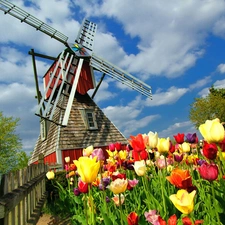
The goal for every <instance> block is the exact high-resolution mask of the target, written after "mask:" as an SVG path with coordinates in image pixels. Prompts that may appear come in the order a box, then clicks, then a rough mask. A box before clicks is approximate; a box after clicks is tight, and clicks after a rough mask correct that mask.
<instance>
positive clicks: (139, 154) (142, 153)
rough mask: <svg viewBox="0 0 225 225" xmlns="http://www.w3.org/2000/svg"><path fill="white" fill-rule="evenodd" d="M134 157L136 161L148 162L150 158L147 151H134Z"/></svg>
mask: <svg viewBox="0 0 225 225" xmlns="http://www.w3.org/2000/svg"><path fill="white" fill-rule="evenodd" d="M132 157H133V159H134V161H139V160H146V159H147V158H148V152H147V151H146V150H143V151H139V152H138V151H134V150H133V151H132Z"/></svg>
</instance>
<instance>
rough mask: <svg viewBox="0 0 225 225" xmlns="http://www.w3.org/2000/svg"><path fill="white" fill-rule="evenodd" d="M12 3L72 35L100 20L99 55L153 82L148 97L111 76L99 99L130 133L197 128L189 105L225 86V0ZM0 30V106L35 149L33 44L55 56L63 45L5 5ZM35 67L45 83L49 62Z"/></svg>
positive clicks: (161, 133)
mask: <svg viewBox="0 0 225 225" xmlns="http://www.w3.org/2000/svg"><path fill="white" fill-rule="evenodd" d="M11 2H12V3H14V4H16V5H17V6H19V7H20V8H22V9H24V10H25V11H27V12H29V13H31V14H32V15H34V16H36V17H37V18H39V19H40V20H42V21H44V22H46V23H48V24H49V25H51V26H52V27H53V28H55V29H58V30H59V31H60V32H62V33H64V34H65V35H67V36H68V37H69V42H73V41H74V40H75V38H76V36H77V32H78V30H79V27H80V25H81V22H82V20H83V18H84V17H86V18H88V19H89V20H91V21H93V22H95V23H97V24H98V30H97V34H96V38H95V44H94V52H95V54H97V55H98V56H100V57H102V58H105V59H106V60H108V61H110V62H111V63H113V64H115V65H117V66H119V67H120V68H122V69H124V70H126V71H128V72H129V73H130V74H132V75H133V76H135V77H137V78H138V79H140V80H142V81H144V82H145V83H147V84H148V85H150V86H151V87H152V94H153V100H149V99H146V97H144V96H141V95H140V94H139V93H138V92H136V91H132V90H130V89H128V88H127V87H125V86H123V85H121V84H120V83H118V82H117V81H116V80H113V79H111V78H110V77H105V79H104V82H103V83H102V85H101V87H100V89H99V91H98V93H97V95H96V97H95V101H96V103H97V104H98V106H99V107H100V108H101V109H102V110H103V111H104V112H105V114H106V115H107V116H108V117H109V118H110V119H111V120H112V122H113V123H114V124H115V125H116V126H117V127H118V128H119V129H120V131H121V132H122V133H123V134H124V135H125V136H126V137H129V136H130V135H136V134H138V133H148V132H149V131H153V132H158V134H159V136H160V137H168V136H169V137H172V136H173V135H175V134H177V133H178V132H180V133H185V134H187V133H188V132H190V133H194V132H197V131H196V130H195V128H194V127H193V125H192V124H191V122H190V121H189V118H188V115H189V110H190V104H191V103H193V101H194V98H196V97H203V96H205V95H207V93H208V88H209V87H210V86H211V85H214V86H215V87H216V88H224V87H225V77H224V75H225V51H224V49H225V1H224V0H214V1H209V0H186V1H180V0H170V1H168V0H157V1H156V0H155V1H153V0H151V1H144V0H140V1H138V2H137V1H136V0H123V1H120V0H113V1H97V0H95V1H87V0H82V1H79V0H74V1H67V0H48V1H44V0H39V1H22V0H13V1H11ZM0 29H1V32H0V68H1V70H0V111H2V112H3V114H4V115H5V116H13V117H17V118H20V125H19V126H18V129H17V133H18V134H19V136H20V137H21V139H22V143H23V149H24V150H25V151H27V152H30V151H32V150H33V148H34V145H35V142H36V140H37V138H38V135H39V117H37V116H35V115H34V113H35V109H36V107H37V101H36V99H35V98H34V96H35V95H36V93H35V84H34V78H33V67H32V62H31V56H30V55H28V51H29V50H30V49H31V48H33V49H34V50H35V51H36V52H39V53H43V54H47V55H51V56H57V55H58V54H59V53H60V52H61V51H62V50H63V49H64V45H63V44H61V43H59V42H57V41H56V40H54V39H51V38H50V37H48V36H47V35H45V34H43V33H41V32H38V31H36V30H35V29H34V28H32V27H30V26H29V25H27V24H24V23H21V22H20V21H19V20H17V19H15V18H13V17H11V16H10V15H4V13H3V11H0ZM37 66H38V76H39V80H40V82H41V79H42V76H43V75H44V73H45V72H46V71H47V69H48V68H49V66H50V64H49V62H47V61H41V60H40V59H39V60H38V62H37ZM99 78H100V75H99V74H97V73H96V80H97V81H98V79H99ZM90 94H91V93H90ZM198 134H199V133H198ZM200 138H201V137H200Z"/></svg>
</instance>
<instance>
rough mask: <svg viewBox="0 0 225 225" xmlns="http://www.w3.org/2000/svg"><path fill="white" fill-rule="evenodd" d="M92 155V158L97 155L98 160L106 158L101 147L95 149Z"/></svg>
mask: <svg viewBox="0 0 225 225" xmlns="http://www.w3.org/2000/svg"><path fill="white" fill-rule="evenodd" d="M91 156H92V158H94V157H97V161H104V160H105V156H104V152H103V150H102V149H101V148H96V149H94V150H93V152H92V153H91Z"/></svg>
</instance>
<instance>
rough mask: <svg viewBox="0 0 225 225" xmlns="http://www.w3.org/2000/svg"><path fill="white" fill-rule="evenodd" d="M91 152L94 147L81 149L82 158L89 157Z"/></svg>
mask: <svg viewBox="0 0 225 225" xmlns="http://www.w3.org/2000/svg"><path fill="white" fill-rule="evenodd" d="M93 151H94V147H93V145H90V146H88V147H87V148H84V149H83V156H87V157H89V156H90V155H91V153H92V152H93Z"/></svg>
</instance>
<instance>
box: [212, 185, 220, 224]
mask: <svg viewBox="0 0 225 225" xmlns="http://www.w3.org/2000/svg"><path fill="white" fill-rule="evenodd" d="M211 189H212V202H213V201H214V200H215V199H216V198H215V189H214V186H213V183H211ZM212 210H213V211H214V210H215V208H214V207H213V208H212ZM216 219H217V222H218V224H221V222H220V217H219V214H218V212H216Z"/></svg>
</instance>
